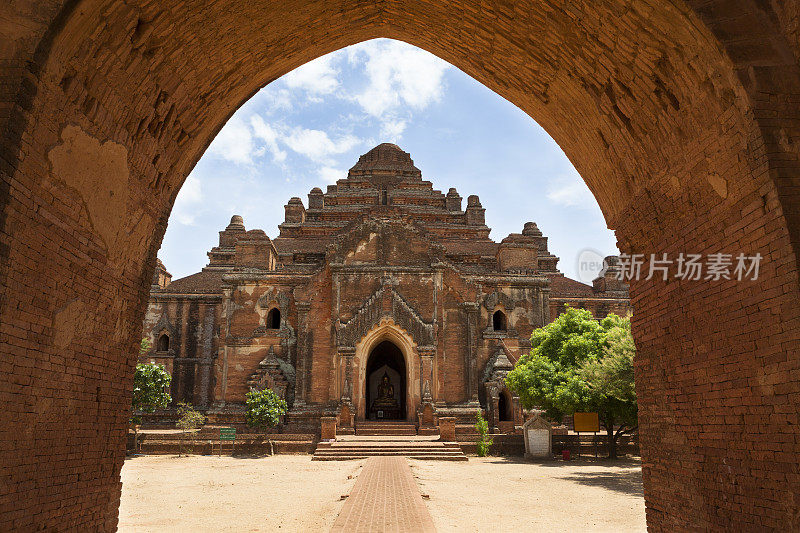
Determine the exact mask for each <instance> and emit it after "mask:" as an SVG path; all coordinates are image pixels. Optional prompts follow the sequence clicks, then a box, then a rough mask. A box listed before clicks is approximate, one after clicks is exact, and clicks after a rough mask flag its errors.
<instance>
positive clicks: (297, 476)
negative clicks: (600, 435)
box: [119, 455, 645, 533]
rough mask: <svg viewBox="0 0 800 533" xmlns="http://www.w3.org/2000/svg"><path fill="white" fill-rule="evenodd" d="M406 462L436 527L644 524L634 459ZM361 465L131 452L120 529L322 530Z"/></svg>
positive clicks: (614, 527) (627, 527)
mask: <svg viewBox="0 0 800 533" xmlns="http://www.w3.org/2000/svg"><path fill="white" fill-rule="evenodd" d="M409 462H410V464H411V469H412V471H413V473H414V476H415V477H416V478H417V482H418V483H419V485H420V490H421V492H422V493H423V494H427V495H429V496H430V498H429V499H427V500H426V504H427V505H428V509H430V511H431V515H432V516H433V520H434V523H435V524H436V527H437V529H438V530H439V531H440V532H448V531H459V532H469V531H481V532H489V531H545V532H548V533H551V532H552V531H554V530H555V531H580V530H583V531H601V532H602V531H609V532H611V531H613V532H627V531H644V530H645V519H644V500H643V499H642V485H641V468H640V465H639V463H638V462H635V461H616V462H613V463H612V462H608V461H598V462H570V463H563V462H560V461H559V462H541V463H533V462H524V461H521V460H513V459H502V458H485V459H477V458H475V457H470V460H469V462H466V463H459V462H448V461H416V460H410V461H409ZM363 465H364V460H361V461H314V462H312V461H311V457H310V456H308V455H300V456H293V455H277V456H274V457H266V458H259V459H244V458H231V457H221V458H220V457H203V456H191V457H182V458H177V457H175V456H142V457H136V458H133V459H129V460H127V461H126V462H125V466H124V467H123V469H122V483H123V485H122V503H121V505H120V520H119V530H120V531H121V532H139V531H141V532H145V531H146V532H162V531H170V532H173V531H174V532H180V531H191V532H192V533H201V532H205V531H303V532H315V531H327V530H328V529H329V528H330V527H331V525H333V522H334V521H335V519H336V516H337V515H338V514H339V511H340V509H341V507H342V505H343V504H344V502H343V501H342V500H341V499H340V497H341V495H343V494H348V493H349V492H350V490H351V489H352V487H353V485H354V484H355V478H356V476H357V475H358V474H359V473H360V472H361V469H362V467H363ZM348 477H350V478H349V479H348Z"/></svg>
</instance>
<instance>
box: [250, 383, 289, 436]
mask: <svg viewBox="0 0 800 533" xmlns="http://www.w3.org/2000/svg"><path fill="white" fill-rule="evenodd" d="M245 403H246V405H247V425H248V426H250V427H252V428H258V429H264V428H268V427H275V426H277V425H278V424H279V423H280V421H281V417H282V416H283V415H285V414H286V400H284V399H283V398H281V397H280V396H278V395H277V394H276V393H275V391H273V390H272V389H262V390H251V391H250V392H248V393H247V395H246V401H245Z"/></svg>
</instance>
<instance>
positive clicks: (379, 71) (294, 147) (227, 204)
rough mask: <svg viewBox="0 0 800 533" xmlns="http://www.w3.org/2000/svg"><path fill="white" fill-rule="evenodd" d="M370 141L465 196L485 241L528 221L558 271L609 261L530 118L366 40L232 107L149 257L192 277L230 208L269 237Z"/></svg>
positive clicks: (599, 233)
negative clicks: (295, 204)
mask: <svg viewBox="0 0 800 533" xmlns="http://www.w3.org/2000/svg"><path fill="white" fill-rule="evenodd" d="M381 142H394V143H397V144H398V145H399V146H400V147H401V148H402V149H403V150H405V151H406V152H409V153H410V154H411V157H412V158H413V159H414V162H415V164H416V166H417V167H418V168H419V169H420V170H421V171H422V175H423V178H424V179H427V180H430V181H432V182H433V185H434V188H436V189H439V190H442V191H444V192H447V189H448V188H450V187H456V188H457V189H458V192H459V193H460V194H461V196H462V197H464V198H465V199H466V197H467V196H468V195H470V194H477V195H479V196H480V198H481V203H482V204H483V207H484V208H485V209H486V223H487V224H488V225H489V227H490V228H492V233H491V237H492V238H493V239H494V240H496V241H499V240H501V239H502V238H503V237H505V236H506V235H508V234H509V233H512V232H514V233H519V232H520V231H521V230H522V226H523V224H524V223H525V222H526V221H529V220H532V221H534V222H536V223H537V224H538V225H539V228H540V229H541V230H542V231H543V232H544V234H545V235H546V236H548V237H549V238H550V239H549V248H550V251H551V252H553V253H555V254H556V255H557V256H559V257H560V258H561V261H560V262H559V269H560V270H561V271H562V272H564V273H565V274H566V275H568V276H570V277H574V278H578V277H579V272H578V268H577V258H578V255H579V254H580V253H581V251H583V250H585V249H587V248H591V249H593V250H596V251H598V252H600V253H601V254H602V255H608V254H613V253H617V249H616V245H615V243H616V239H615V237H614V235H613V233H612V232H611V231H609V230H608V229H607V228H606V224H605V221H604V219H603V216H602V214H601V212H600V208H599V207H598V206H597V202H596V201H595V199H594V197H593V196H592V194H591V193H590V192H589V189H588V188H587V187H586V185H585V184H584V183H583V181H582V180H581V178H580V176H579V175H578V173H577V171H575V169H574V168H573V167H572V164H571V163H570V162H569V160H568V159H567V157H566V156H565V155H564V153H563V152H562V151H561V149H560V148H559V147H558V145H557V144H556V143H555V142H554V141H553V140H552V139H551V138H550V136H549V135H548V134H547V133H546V132H545V131H544V130H543V129H542V128H541V127H539V125H538V124H537V123H536V122H535V121H534V120H533V119H531V118H530V117H528V116H527V115H526V114H524V113H523V112H522V111H520V110H519V109H518V108H516V107H515V106H514V105H512V104H511V103H509V102H508V101H506V100H504V99H503V98H501V97H500V96H498V95H496V94H495V93H493V92H492V91H490V90H489V89H487V88H486V87H484V86H483V85H481V84H480V83H478V82H477V81H475V80H473V79H472V78H470V77H469V76H467V75H466V74H464V73H463V72H461V71H460V70H458V69H456V68H455V67H453V66H452V65H450V64H448V63H445V62H444V61H442V60H440V59H438V58H437V57H435V56H433V55H431V54H429V53H427V52H425V51H423V50H420V49H418V48H415V47H413V46H410V45H407V44H405V43H401V42H398V41H392V40H388V39H377V40H372V41H367V42H365V43H360V44H358V45H354V46H350V47H347V48H344V49H342V50H339V51H337V52H333V53H331V54H328V55H326V56H323V57H321V58H318V59H317V60H315V61H312V62H310V63H307V64H306V65H303V66H302V67H300V68H298V69H296V70H294V71H292V72H290V73H289V74H287V75H285V76H283V77H282V78H280V79H278V80H277V81H275V82H273V83H271V84H269V85H268V86H266V87H264V88H263V89H262V90H261V91H259V92H258V93H257V94H256V95H255V96H254V97H253V98H251V99H250V100H249V101H248V102H247V103H245V104H244V105H243V106H242V107H241V108H240V109H239V110H238V111H237V112H236V113H235V114H234V115H233V117H231V119H230V120H229V121H228V123H227V124H226V125H225V127H224V128H223V129H222V130H221V131H220V133H219V134H218V135H217V137H216V138H215V139H214V141H213V142H212V143H211V146H210V147H209V149H208V150H207V151H206V153H205V154H204V155H203V157H202V158H201V159H200V161H199V162H198V164H197V166H196V167H195V168H194V170H193V171H192V173H191V174H190V175H189V177H188V178H187V181H186V183H185V184H184V186H183V188H182V189H181V191H180V193H179V194H178V197H177V200H176V202H175V206H174V208H173V211H172V215H171V216H170V219H169V226H168V228H167V232H166V235H165V237H164V241H163V244H162V246H161V250H160V252H159V254H158V255H159V257H160V258H161V260H162V261H163V262H164V264H165V265H166V267H167V270H169V271H170V272H171V273H172V275H173V279H177V278H180V277H183V276H186V275H189V274H192V273H194V272H198V271H199V270H200V269H201V268H202V267H203V266H204V265H205V264H206V263H207V261H208V258H207V257H206V252H207V251H208V250H209V249H211V247H213V246H215V245H216V244H217V240H218V234H217V232H218V231H220V230H221V229H223V228H224V227H225V226H226V225H227V223H228V221H229V220H230V217H231V216H232V215H233V214H239V215H242V216H243V217H244V222H245V226H246V227H247V229H254V228H260V229H263V230H264V231H265V232H266V233H267V235H269V236H270V237H275V236H277V233H278V229H277V226H278V224H280V223H281V222H282V221H283V206H284V205H285V204H286V202H287V201H288V200H289V198H291V197H292V196H299V197H300V198H301V199H302V200H303V203H304V204H307V201H308V198H307V194H308V192H309V191H310V190H311V189H312V188H313V187H320V188H322V189H323V190H325V188H326V186H327V185H328V184H331V183H334V182H335V181H336V179H339V178H344V177H346V175H347V170H348V169H349V168H350V167H351V166H353V165H354V164H355V162H356V160H357V159H358V156H359V155H361V154H363V153H365V152H366V151H368V150H369V149H370V148H372V147H374V146H375V145H377V144H379V143H381ZM464 202H465V205H466V200H464Z"/></svg>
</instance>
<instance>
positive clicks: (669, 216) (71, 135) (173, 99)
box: [0, 0, 800, 530]
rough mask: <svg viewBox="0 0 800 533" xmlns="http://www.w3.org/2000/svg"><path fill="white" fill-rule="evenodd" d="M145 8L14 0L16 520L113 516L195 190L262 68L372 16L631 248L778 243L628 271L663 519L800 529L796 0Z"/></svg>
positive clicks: (651, 464)
mask: <svg viewBox="0 0 800 533" xmlns="http://www.w3.org/2000/svg"><path fill="white" fill-rule="evenodd" d="M778 4H780V5H778ZM137 5H138V4H137V2H135V1H133V2H126V3H123V2H119V1H116V0H83V1H82V0H44V1H36V2H34V1H32V0H19V1H17V2H13V3H7V4H6V5H4V6H3V7H2V8H0V15H2V17H0V18H2V20H4V23H3V25H2V26H0V60H1V61H0V81H2V83H0V126H2V131H3V135H2V137H0V283H2V289H3V296H2V300H1V301H0V306H2V307H1V308H0V335H1V337H0V341H1V342H2V343H3V344H2V353H3V358H2V364H3V368H2V372H3V375H4V380H3V382H2V388H0V401H2V403H3V405H4V411H3V413H2V414H1V415H0V420H2V428H0V429H2V431H1V432H0V434H2V435H4V436H5V438H7V439H12V437H11V436H13V440H9V441H8V442H6V443H4V447H3V452H2V454H3V457H2V460H3V461H2V462H3V466H4V472H3V476H4V477H3V480H2V485H3V488H4V490H3V494H2V495H1V496H0V508H2V509H3V513H2V515H1V516H0V524H2V525H3V526H4V527H5V528H7V527H8V526H12V527H19V528H31V527H34V526H42V527H44V526H56V525H59V526H60V527H61V528H64V527H65V526H72V527H75V528H81V529H89V528H102V529H109V530H111V529H113V528H114V526H115V524H116V508H117V505H118V501H119V491H120V484H119V469H120V467H121V464H122V458H123V447H124V432H125V427H126V420H127V407H128V405H129V397H130V387H131V376H132V371H133V364H134V361H135V354H136V348H135V346H136V342H137V340H138V339H137V336H138V333H139V324H140V323H141V316H142V313H143V311H144V304H145V298H146V294H147V287H148V285H149V281H150V274H151V272H150V269H151V265H152V264H153V262H152V261H151V260H152V259H153V258H154V257H155V253H156V250H157V249H158V247H159V244H160V241H161V237H162V236H163V232H164V229H165V227H166V222H167V218H168V215H169V211H170V208H171V205H172V202H173V201H174V198H175V196H176V194H177V192H178V189H179V187H180V185H181V184H182V182H183V180H184V179H185V177H186V175H187V174H188V172H189V170H190V169H191V168H192V167H193V165H194V164H195V162H196V161H197V159H198V158H199V157H200V154H201V153H202V152H203V151H204V149H205V148H206V147H207V146H208V143H209V142H210V140H211V139H212V138H213V136H214V134H215V133H216V132H217V131H218V130H219V128H221V126H222V125H223V124H224V122H225V120H226V118H227V117H229V116H230V114H231V113H232V112H233V110H235V109H236V108H237V107H238V106H239V105H240V104H241V103H242V102H244V101H245V100H246V99H247V98H248V97H249V96H250V95H252V94H253V93H254V92H255V91H256V90H257V89H258V88H260V87H261V86H263V85H264V84H266V83H268V82H269V81H271V80H274V79H276V78H277V77H279V76H280V75H282V74H284V73H286V72H288V71H289V70H291V69H292V68H294V67H297V66H299V65H301V64H303V63H304V62H306V61H308V60H310V59H313V58H314V57H317V56H319V55H321V54H324V53H326V52H329V51H332V50H335V49H338V48H340V47H342V46H345V45H348V44H353V43H356V42H358V41H361V40H364V39H368V38H373V37H391V38H396V39H401V40H404V41H407V42H409V43H411V44H414V45H417V46H420V47H422V48H425V49H427V50H429V51H431V52H433V53H435V54H436V55H438V56H439V57H441V58H443V59H445V60H447V61H449V62H451V63H452V64H454V65H456V66H457V67H458V68H460V69H462V70H463V71H465V72H466V73H468V74H470V75H471V76H473V77H475V78H476V79H477V80H478V81H480V82H481V83H483V84H485V85H486V86H487V87H489V88H491V89H492V90H494V91H495V92H497V93H498V94H500V95H501V96H503V97H505V98H507V99H508V100H510V101H511V102H513V103H514V104H515V105H517V106H518V107H519V108H520V109H522V110H523V111H524V112H526V113H527V114H529V115H530V116H531V117H533V118H535V119H536V120H537V121H539V122H540V123H541V124H542V125H543V126H544V127H545V129H546V130H547V131H548V132H549V133H550V134H551V135H552V136H553V137H554V138H555V140H556V141H557V142H558V143H559V144H560V145H561V146H562V148H563V149H564V150H565V152H566V153H567V155H568V156H569V157H570V158H571V160H572V161H573V163H574V164H575V166H576V168H577V169H578V170H579V171H580V173H581V175H582V176H583V177H584V179H585V180H586V181H587V183H588V185H589V187H590V188H591V190H592V191H593V193H594V194H595V197H596V198H597V200H598V202H599V203H600V206H601V208H602V210H603V213H604V215H605V217H606V220H607V222H608V224H609V226H610V227H612V228H613V229H615V230H616V232H617V236H618V239H619V242H620V246H621V248H622V249H623V251H636V252H642V253H656V254H660V253H664V252H667V253H677V252H679V251H687V252H696V253H713V252H727V251H733V252H738V251H743V252H746V253H756V252H759V253H761V254H762V255H763V256H764V257H765V261H764V265H763V268H762V276H761V278H760V280H759V281H758V282H757V283H752V284H734V283H725V282H720V283H701V284H692V283H691V282H677V281H675V282H670V283H667V284H664V283H663V282H661V283H659V282H657V281H655V280H653V281H642V282H638V283H634V284H633V285H632V287H631V294H632V298H633V303H634V306H635V309H636V317H635V321H634V325H633V328H634V334H635V337H636V339H637V346H638V349H639V354H640V355H639V358H638V361H637V365H636V372H637V387H638V392H639V397H640V405H641V410H640V413H641V415H640V422H641V424H640V425H641V429H642V432H643V436H642V453H643V457H644V481H645V494H646V503H647V515H648V524H649V526H650V527H651V528H652V529H654V530H674V529H676V528H681V527H686V525H687V524H688V525H689V527H693V528H697V529H711V528H719V529H722V528H726V527H727V528H732V527H735V526H739V527H751V528H757V527H769V526H778V525H781V526H782V527H784V528H789V529H791V528H792V527H795V528H796V527H798V525H799V524H798V523H797V522H798V520H799V519H798V517H797V516H796V514H795V507H796V505H795V503H794V501H795V495H796V493H797V490H796V487H797V486H798V483H799V482H800V474H799V473H798V467H797V461H796V456H797V453H798V451H800V435H799V434H798V429H797V427H798V425H797V420H796V409H795V408H794V406H796V405H797V400H798V390H799V389H800V386H798V381H797V378H796V376H797V374H798V370H800V362H798V361H797V358H796V353H797V348H798V344H799V343H800V310H799V309H798V306H797V301H798V297H800V288H798V267H797V254H798V250H800V193H798V192H797V191H798V187H797V183H798V180H799V179H800V170H799V169H798V154H800V148H798V146H800V141H799V140H798V139H800V130H799V129H798V127H797V125H796V124H795V123H794V122H793V120H794V115H795V113H796V106H797V104H796V101H797V94H800V83H798V82H799V81H800V76H798V57H799V56H800V29H798V27H797V24H796V21H797V18H798V13H800V5H799V4H798V2H797V1H795V0H787V1H785V2H780V3H777V2H773V3H766V2H756V1H755V0H741V1H740V2H737V3H731V2H723V1H722V0H711V1H705V2H696V1H694V0H663V1H653V2H624V1H622V0H618V1H617V0H607V1H603V2H589V1H586V2H573V1H569V2H567V1H563V0H547V1H538V2H530V3H525V2H502V1H500V2H495V3H480V4H476V3H471V2H458V1H456V2H440V3H433V2H412V1H406V0H383V1H379V2H358V1H355V0H340V1H334V2H328V1H326V2H322V1H319V2H317V1H315V2H305V3H302V4H295V3H290V2H284V3H271V4H270V5H269V7H266V6H265V5H261V4H258V3H250V4H249V5H247V6H246V5H243V4H242V3H240V2H232V1H219V2H214V3H213V4H211V3H208V2H204V1H201V0H189V1H186V2H182V3H178V4H177V5H176V3H174V2H164V3H163V6H159V5H158V4H157V3H155V2H151V3H148V4H147V7H141V8H140V7H137ZM695 6H697V7H695ZM770 6H772V7H770ZM255 42H257V43H258V46H254V45H253V43H255ZM108 332H111V333H110V334H109V333H108ZM56 423H57V424H58V426H57V430H56V427H55V426H54V424H56Z"/></svg>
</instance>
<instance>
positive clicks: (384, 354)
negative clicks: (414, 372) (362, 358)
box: [364, 341, 406, 420]
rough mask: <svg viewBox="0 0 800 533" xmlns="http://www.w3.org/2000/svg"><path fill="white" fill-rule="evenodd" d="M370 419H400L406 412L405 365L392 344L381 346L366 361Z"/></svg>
mask: <svg viewBox="0 0 800 533" xmlns="http://www.w3.org/2000/svg"><path fill="white" fill-rule="evenodd" d="M365 379H366V383H365V384H364V394H365V396H366V407H367V411H366V416H365V418H366V419H367V420H401V419H404V418H405V413H406V362H405V358H404V357H403V352H402V351H401V350H400V348H398V347H397V345H396V344H394V343H393V342H391V341H382V342H380V343H378V344H377V345H376V346H375V347H374V348H373V349H372V351H371V352H370V354H369V359H368V360H367V372H366V376H365Z"/></svg>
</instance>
